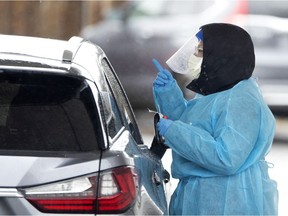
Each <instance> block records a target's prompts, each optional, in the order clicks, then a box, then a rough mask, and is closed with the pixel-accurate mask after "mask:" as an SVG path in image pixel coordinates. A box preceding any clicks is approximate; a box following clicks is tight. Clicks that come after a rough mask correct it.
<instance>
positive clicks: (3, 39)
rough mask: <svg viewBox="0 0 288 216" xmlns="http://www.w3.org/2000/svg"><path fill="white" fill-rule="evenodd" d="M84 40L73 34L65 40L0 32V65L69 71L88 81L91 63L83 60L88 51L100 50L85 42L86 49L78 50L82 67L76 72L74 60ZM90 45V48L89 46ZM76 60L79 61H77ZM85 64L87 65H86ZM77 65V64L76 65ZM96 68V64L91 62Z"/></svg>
mask: <svg viewBox="0 0 288 216" xmlns="http://www.w3.org/2000/svg"><path fill="white" fill-rule="evenodd" d="M84 43H85V40H84V39H83V38H80V37H76V36H74V37H72V38H70V39H69V40H68V41H65V40H58V39H50V38H40V37H29V36H17V35H1V34H0V61H1V64H0V67H1V68H5V67H6V68H10V69H17V68H21V69H24V68H26V69H29V68H33V70H36V68H38V69H37V70H40V71H43V70H44V71H51V72H52V71H54V72H58V73H62V74H63V73H65V74H70V75H71V76H81V77H85V78H87V79H90V80H91V74H90V73H89V72H88V71H89V68H87V67H90V69H91V65H90V66H89V65H88V64H87V62H85V61H83V59H85V58H86V57H87V55H88V56H89V52H93V51H94V52H95V49H96V50H97V51H99V50H100V48H99V47H97V46H95V44H93V45H91V44H90V45H88V44H89V43H85V44H87V45H88V46H89V47H90V48H88V49H87V46H85V47H86V48H85V52H81V53H82V54H81V59H82V60H80V65H81V68H82V69H81V70H80V71H79V70H77V72H75V67H77V66H76V65H78V64H77V61H75V59H76V58H74V57H76V56H78V54H77V55H76V53H77V52H78V50H81V49H80V47H81V46H82V45H83V44H84ZM91 46H92V47H93V48H91ZM96 59H97V58H96ZM78 63H79V61H78ZM85 66H87V67H85ZM78 68H79V67H78ZM94 68H95V65H94Z"/></svg>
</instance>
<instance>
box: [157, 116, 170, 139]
mask: <svg viewBox="0 0 288 216" xmlns="http://www.w3.org/2000/svg"><path fill="white" fill-rule="evenodd" d="M172 122H173V121H172V120H170V119H165V118H161V119H160V120H159V122H158V123H157V130H158V132H159V134H160V136H164V134H165V133H166V131H167V130H168V128H169V127H170V125H171V124H172Z"/></svg>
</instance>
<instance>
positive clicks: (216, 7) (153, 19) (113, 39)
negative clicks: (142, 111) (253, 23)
mask: <svg viewBox="0 0 288 216" xmlns="http://www.w3.org/2000/svg"><path fill="white" fill-rule="evenodd" d="M239 13H244V14H245V13H247V11H246V1H238V0H207V1H206V0H205V1H200V0H196V1H175V0H172V1H171V0H169V1H163V0H160V1H158V0H157V1H127V2H125V4H123V5H122V6H121V7H119V8H117V9H115V10H112V11H109V12H108V13H107V14H106V18H105V19H104V20H102V21H101V22H98V23H97V24H96V25H92V26H87V27H85V28H84V29H83V30H82V32H81V36H83V37H84V38H86V39H88V40H90V41H92V42H95V43H97V44H99V45H100V46H101V47H103V49H104V51H105V52H106V53H107V54H108V55H109V58H110V60H111V62H112V64H113V66H114V67H115V70H116V71H118V75H119V78H120V80H121V81H122V83H123V86H124V88H125V89H126V92H127V95H128V97H129V98H130V101H131V103H132V106H133V107H134V108H146V107H150V108H152V107H153V106H154V104H153V97H152V82H153V80H154V78H155V76H156V70H155V68H154V66H153V64H152V59H153V58H157V59H158V60H159V61H160V62H162V63H164V62H165V61H166V60H167V59H168V58H169V57H170V56H171V55H172V54H173V53H174V52H175V51H176V50H177V49H178V48H179V47H180V46H181V45H182V44H183V43H184V42H185V41H186V40H187V39H189V38H190V37H191V35H192V34H194V33H195V32H196V31H197V29H198V28H199V27H200V26H201V25H203V24H205V23H209V22H220V21H222V22H224V21H225V22H229V21H230V20H232V19H233V17H234V16H235V15H236V14H239Z"/></svg>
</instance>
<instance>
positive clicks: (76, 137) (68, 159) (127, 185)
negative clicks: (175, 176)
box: [0, 35, 168, 215]
mask: <svg viewBox="0 0 288 216" xmlns="http://www.w3.org/2000/svg"><path fill="white" fill-rule="evenodd" d="M0 47H1V48H0V62H1V64H0V132H1V133H0V164H1V166H0V173H1V177H0V215H47V214H49V215H50V214H55V213H57V215H60V214H65V215H67V214H81V215H83V214H90V215H95V214H97V215H98V214H117V215H119V214H123V215H163V214H165V215H166V214H167V202H166V197H165V184H164V181H165V182H168V177H167V175H166V173H165V170H164V168H163V166H162V163H161V161H160V159H159V158H158V157H157V156H156V155H155V154H153V153H152V152H151V151H150V150H149V148H148V146H149V145H150V143H149V144H147V143H146V145H145V144H144V143H143V139H142V135H141V134H140V131H139V128H138V125H137V122H136V119H135V117H134V112H133V110H132V109H131V106H130V104H129V100H128V99H127V97H126V95H125V92H124V91H123V88H122V86H121V83H120V82H119V80H118V78H117V76H116V74H115V72H114V71H113V69H112V66H111V64H110V62H109V61H108V59H107V57H106V55H105V53H104V52H103V51H102V49H101V48H100V47H98V46H96V45H94V44H92V43H90V42H87V41H84V40H83V39H82V38H79V37H72V38H71V39H70V40H69V41H68V42H67V41H63V40H52V39H43V38H36V37H23V36H7V35H0ZM151 126H152V127H153V123H152V124H151Z"/></svg>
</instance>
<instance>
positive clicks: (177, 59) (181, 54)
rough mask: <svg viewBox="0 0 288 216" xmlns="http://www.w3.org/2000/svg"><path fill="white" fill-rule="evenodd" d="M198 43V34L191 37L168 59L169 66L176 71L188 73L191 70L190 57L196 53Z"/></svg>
mask: <svg viewBox="0 0 288 216" xmlns="http://www.w3.org/2000/svg"><path fill="white" fill-rule="evenodd" d="M198 44H199V39H198V38H197V37H196V36H193V37H192V38H190V39H189V40H188V41H187V42H186V43H184V45H183V46H181V47H180V49H179V50H177V51H176V53H174V54H173V55H172V56H171V57H170V58H169V59H168V60H167V61H166V64H167V65H168V67H169V68H170V69H171V70H172V71H174V72H176V73H180V74H187V73H188V72H189V67H188V62H189V59H190V57H191V55H194V54H195V49H197V47H198Z"/></svg>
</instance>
